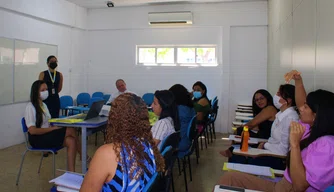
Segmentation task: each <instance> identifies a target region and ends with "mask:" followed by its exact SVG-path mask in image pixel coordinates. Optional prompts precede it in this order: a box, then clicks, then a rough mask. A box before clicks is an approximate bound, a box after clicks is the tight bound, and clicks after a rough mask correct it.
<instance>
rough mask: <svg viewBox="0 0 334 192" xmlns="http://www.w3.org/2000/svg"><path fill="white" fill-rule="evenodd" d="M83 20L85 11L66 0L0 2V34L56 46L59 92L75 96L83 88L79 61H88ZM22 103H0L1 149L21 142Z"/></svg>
mask: <svg viewBox="0 0 334 192" xmlns="http://www.w3.org/2000/svg"><path fill="white" fill-rule="evenodd" d="M86 21H87V10H86V9H84V8H81V7H78V6H76V5H74V4H72V3H69V2H67V1H65V0H57V1H55V0H29V1H26V0H2V1H0V36H3V37H7V38H14V39H22V40H27V41H34V42H40V43H48V44H53V45H57V46H58V59H59V71H61V72H62V73H63V75H64V88H63V91H62V92H61V94H72V95H76V94H77V93H78V92H81V91H82V90H85V84H84V83H83V82H84V80H83V79H84V78H83V73H82V64H83V63H84V62H85V61H86V60H87V59H84V57H83V52H84V48H85V46H83V45H84V42H83V39H84V35H85V31H84V29H85V28H86ZM45 60H46V58H45ZM45 67H46V66H45ZM70 70H71V71H72V72H71V73H70ZM37 78H38V77H36V79H37ZM31 83H32V82H31ZM25 106H26V103H19V104H13V105H5V106H0V122H1V123H0V148H4V147H7V146H11V145H14V144H18V143H21V142H23V141H24V138H23V134H22V129H21V124H20V119H21V118H22V116H23V114H24V110H25Z"/></svg>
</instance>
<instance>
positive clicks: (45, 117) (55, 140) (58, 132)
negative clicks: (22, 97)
mask: <svg viewBox="0 0 334 192" xmlns="http://www.w3.org/2000/svg"><path fill="white" fill-rule="evenodd" d="M48 95H49V93H48V87H47V85H46V84H45V82H44V81H42V80H37V81H35V82H34V83H33V84H32V86H31V92H30V102H29V103H28V105H27V107H26V110H25V115H24V119H25V121H26V125H27V127H28V140H29V143H30V145H31V146H32V147H34V148H41V149H45V148H57V147H61V146H66V147H67V165H68V170H69V171H75V156H76V151H77V142H78V141H77V136H76V133H75V129H73V128H62V127H57V126H50V124H49V119H50V118H51V115H50V112H49V110H48V108H47V106H46V104H45V103H43V100H45V99H46V98H48Z"/></svg>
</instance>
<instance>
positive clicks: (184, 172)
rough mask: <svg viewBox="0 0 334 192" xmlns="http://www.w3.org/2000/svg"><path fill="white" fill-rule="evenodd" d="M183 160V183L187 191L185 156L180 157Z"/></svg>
mask: <svg viewBox="0 0 334 192" xmlns="http://www.w3.org/2000/svg"><path fill="white" fill-rule="evenodd" d="M182 162H183V175H184V183H185V185H186V191H188V184H187V175H186V158H185V157H184V158H183V159H182Z"/></svg>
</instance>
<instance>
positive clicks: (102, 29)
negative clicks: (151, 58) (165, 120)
mask: <svg viewBox="0 0 334 192" xmlns="http://www.w3.org/2000/svg"><path fill="white" fill-rule="evenodd" d="M166 11H192V13H193V21H194V24H193V25H192V26H184V27H183V26H181V27H180V26H178V27H170V26H169V27H152V26H148V24H147V22H148V21H147V17H148V15H147V14H148V12H166ZM87 28H88V30H87V42H88V45H87V51H88V52H87V55H89V61H88V64H87V66H86V68H87V89H88V91H89V92H94V91H103V92H108V93H113V92H116V87H115V80H116V79H118V78H123V79H124V80H125V81H126V82H127V86H128V89H129V90H131V91H134V92H136V93H137V94H139V95H143V94H144V93H145V92H154V91H155V90H157V89H168V88H169V87H171V86H172V85H173V84H175V83H181V84H183V85H185V86H186V87H187V88H188V89H189V90H191V88H192V84H193V83H195V82H196V81H197V80H201V81H203V82H204V83H205V84H206V85H207V87H208V96H209V98H213V97H214V96H218V98H219V107H220V108H219V115H218V119H217V121H216V122H217V123H216V127H217V131H219V132H231V122H232V121H233V118H234V117H235V111H234V110H235V108H236V105H237V104H238V103H247V104H250V103H251V97H252V95H253V93H254V92H255V91H256V90H257V89H259V88H266V83H267V77H266V73H267V2H266V1H254V2H233V3H231V2H229V3H215V4H189V5H163V6H144V7H125V8H124V7H123V8H112V9H90V10H88V23H87ZM164 44H168V45H170V44H217V48H218V63H219V66H218V67H199V68H187V67H143V66H136V63H135V62H136V45H164ZM245 84H247V86H245Z"/></svg>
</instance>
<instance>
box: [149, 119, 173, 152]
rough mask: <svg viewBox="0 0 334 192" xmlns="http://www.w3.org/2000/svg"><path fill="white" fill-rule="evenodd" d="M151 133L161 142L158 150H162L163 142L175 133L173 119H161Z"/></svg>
mask: <svg viewBox="0 0 334 192" xmlns="http://www.w3.org/2000/svg"><path fill="white" fill-rule="evenodd" d="M151 132H152V136H153V138H154V139H156V140H160V143H159V145H158V149H160V146H161V143H162V141H163V140H164V139H165V138H166V137H167V136H169V135H170V134H172V133H174V132H175V128H174V123H173V119H172V118H171V117H166V118H163V119H160V120H159V121H157V122H156V123H155V124H154V125H153V127H152V129H151Z"/></svg>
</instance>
